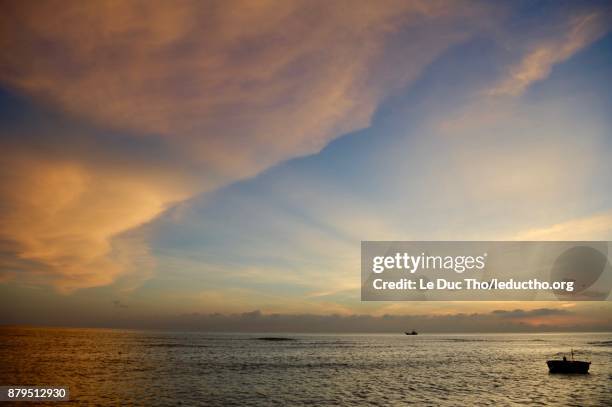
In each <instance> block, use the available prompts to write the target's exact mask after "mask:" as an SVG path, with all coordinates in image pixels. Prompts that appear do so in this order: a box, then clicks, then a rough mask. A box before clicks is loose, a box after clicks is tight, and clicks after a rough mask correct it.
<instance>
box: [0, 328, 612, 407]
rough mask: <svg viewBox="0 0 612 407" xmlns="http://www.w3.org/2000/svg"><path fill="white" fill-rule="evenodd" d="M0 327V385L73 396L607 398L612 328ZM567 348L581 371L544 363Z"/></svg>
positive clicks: (506, 401)
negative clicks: (60, 390)
mask: <svg viewBox="0 0 612 407" xmlns="http://www.w3.org/2000/svg"><path fill="white" fill-rule="evenodd" d="M0 336H1V342H0V385H55V386H60V385H67V386H69V387H70V395H71V399H72V402H73V403H79V404H90V405H96V404H99V405H108V404H113V405H117V404H119V403H121V404H138V405H168V406H171V405H177V404H179V403H182V404H183V405H292V406H300V405H308V406H310V405H338V404H341V405H349V406H350V405H404V404H415V403H416V404H426V405H448V406H455V405H495V406H507V405H508V406H510V405H522V404H529V405H545V406H547V405H551V406H553V405H554V406H558V405H568V406H590V405H592V406H604V405H608V406H609V405H612V334H544V335H543V334H537V335H535V334H528V335H526V334H517V335H419V336H413V337H411V336H405V335H282V336H287V337H291V338H295V340H293V341H283V342H269V341H261V340H257V339H255V338H257V337H260V336H262V335H253V334H248V335H247V334H244V335H236V334H202V333H161V332H137V331H119V330H96V329H47V328H45V329H40V328H0ZM275 336H279V335H275ZM570 348H574V349H575V350H576V357H577V358H581V359H587V360H591V361H592V362H593V364H592V365H591V373H590V374H589V375H586V376H571V375H550V374H548V369H547V367H546V363H545V361H546V359H547V358H550V357H553V356H559V355H561V353H562V352H565V351H568V350H569V349H570ZM26 404H27V405H31V404H29V403H21V405H26Z"/></svg>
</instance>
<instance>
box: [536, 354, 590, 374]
mask: <svg viewBox="0 0 612 407" xmlns="http://www.w3.org/2000/svg"><path fill="white" fill-rule="evenodd" d="M571 354H572V359H571V360H567V358H566V357H565V356H563V359H562V360H548V361H546V364H547V365H548V371H549V372H550V373H579V374H587V373H589V367H590V366H591V362H584V361H582V360H574V350H573V349H572V352H571Z"/></svg>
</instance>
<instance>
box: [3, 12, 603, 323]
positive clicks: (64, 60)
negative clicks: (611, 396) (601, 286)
mask: <svg viewBox="0 0 612 407" xmlns="http://www.w3.org/2000/svg"><path fill="white" fill-rule="evenodd" d="M0 48H1V52H0V148H1V150H0V151H1V155H2V158H1V160H0V323H2V324H52V325H79V326H118V327H136V328H138V327H171V328H205V329H217V330H224V329H228V330H235V329H237V328H236V327H243V328H245V329H247V330H251V329H252V330H257V329H260V330H265V329H278V330H309V329H312V330H319V329H327V328H322V327H330V329H331V328H333V327H336V328H337V329H343V330H348V331H355V330H359V329H360V328H361V329H363V330H368V326H371V327H375V328H372V329H374V330H386V329H388V330H392V329H394V327H395V326H396V325H393V324H394V323H397V324H404V323H405V322H406V321H410V322H411V323H414V324H417V325H418V324H420V326H425V327H426V328H427V329H428V330H430V331H436V330H437V331H449V330H450V331H453V330H456V331H479V330H485V331H498V330H503V329H508V330H525V329H528V330H529V329H534V330H551V329H552V330H554V329H562V330H612V316H611V315H612V302H609V301H608V302H577V303H568V302H555V303H553V302H551V303H542V302H521V303H518V302H515V303H507V302H506V303H504V302H499V303H489V302H461V303H460V302H455V303H445V302H361V301H360V290H359V288H360V254H359V250H360V241H361V240H612V115H611V114H610V112H612V80H611V78H610V73H611V72H612V6H611V4H610V3H609V2H606V1H601V2H587V1H584V2H576V1H567V2H564V1H512V2H511V1H494V2H488V1H482V2H481V1H465V2H464V1H425V0H423V1H380V2H374V1H371V2H370V1H360V2H354V1H332V2H330V1H295V0H291V1H229V2H228V1H219V2H216V1H197V2H185V1H174V2H168V1H163V2H154V1H143V2H140V1H129V2H123V1H121V2H119V1H118V2H114V1H109V2H102V1H96V2H81V1H42V2H27V4H26V2H18V1H13V2H10V1H9V2H2V3H1V5H0ZM209 314H213V315H209ZM270 314H282V315H277V316H270ZM384 315H393V316H387V317H384ZM215 318H216V319H215ZM275 318H276V319H275ZM385 318H386V319H385ZM397 318H400V322H397ZM401 318H406V319H405V320H401ZM215 321H216V322H215ZM245 321H251V322H249V324H247V323H246V322H245ZM253 321H254V322H253ZM394 321H395V322H394Z"/></svg>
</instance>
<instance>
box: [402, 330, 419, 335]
mask: <svg viewBox="0 0 612 407" xmlns="http://www.w3.org/2000/svg"><path fill="white" fill-rule="evenodd" d="M404 333H405V334H406V335H418V334H419V333H418V332H417V331H411V332H404Z"/></svg>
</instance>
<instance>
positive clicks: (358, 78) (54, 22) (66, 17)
mask: <svg viewBox="0 0 612 407" xmlns="http://www.w3.org/2000/svg"><path fill="white" fill-rule="evenodd" d="M2 7H3V10H2V13H0V47H1V49H2V52H1V53H0V83H2V85H3V86H5V87H9V88H10V89H12V90H14V91H16V92H18V93H20V94H22V95H26V96H27V97H29V98H32V99H34V100H35V101H37V102H39V103H42V104H43V105H45V106H46V108H48V109H51V110H55V111H59V112H61V113H62V114H64V115H67V116H69V117H74V118H76V119H77V120H79V121H86V122H89V123H93V124H94V125H96V126H98V127H99V128H103V129H108V130H109V132H121V133H127V134H128V136H129V137H130V138H131V141H130V142H131V143H134V144H139V143H143V142H144V140H148V139H152V138H160V137H161V138H162V139H165V140H168V143H171V144H172V148H173V154H175V156H176V157H178V159H179V160H180V163H177V165H178V166H181V167H189V168H190V170H189V171H183V170H176V171H174V170H169V171H166V172H164V170H161V171H158V170H157V169H156V164H155V163H154V162H151V163H149V167H146V165H142V166H140V167H137V166H130V165H128V166H123V165H117V163H116V160H115V159H114V158H108V157H107V158H105V159H99V158H98V157H92V154H93V155H95V154H98V153H97V152H96V153H91V151H85V152H84V151H78V149H75V150H74V151H72V152H71V154H63V155H62V154H57V153H52V154H49V155H48V156H42V157H41V155H40V154H38V155H37V154H34V153H33V150H34V149H32V148H31V146H28V145H25V146H23V145H21V146H20V147H19V148H15V146H14V145H7V146H4V150H5V151H6V152H8V154H7V155H12V153H13V152H14V151H17V150H18V151H19V154H17V155H16V156H15V157H14V158H11V159H7V160H6V161H4V162H3V164H2V167H1V168H0V171H2V172H3V179H7V180H9V182H7V183H6V184H4V185H3V186H2V190H1V191H0V200H1V202H2V205H3V208H5V209H3V210H2V212H1V213H0V225H1V230H2V232H1V233H2V236H1V239H2V241H3V242H4V243H3V244H4V245H6V246H7V250H5V251H6V252H9V253H11V258H10V259H7V258H5V259H4V260H3V267H2V269H3V273H4V274H5V275H8V273H12V272H14V271H15V270H27V271H29V273H27V276H28V278H34V280H35V281H37V282H46V281H52V282H53V283H54V284H56V285H57V286H59V287H61V288H63V289H74V288H80V287H91V286H97V285H105V284H109V283H111V282H112V281H115V280H116V279H117V278H118V277H119V276H122V275H124V274H125V273H126V270H127V269H128V268H129V267H130V266H129V265H128V263H130V261H131V260H129V258H130V255H129V253H133V256H132V257H136V258H142V257H147V248H146V245H145V244H144V243H143V242H140V243H138V239H134V238H131V239H127V240H126V239H123V238H122V237H123V236H124V235H125V234H126V232H128V231H130V230H132V229H134V228H136V227H138V226H140V225H143V224H145V223H146V222H148V221H150V220H152V219H153V218H155V217H156V216H158V215H159V214H160V213H161V212H162V211H163V210H164V209H165V208H166V207H167V206H168V205H169V204H171V203H172V202H175V201H177V200H182V199H186V198H188V197H190V196H193V195H194V194H196V193H201V192H205V191H208V190H210V189H212V188H215V187H218V186H220V185H224V184H227V183H229V182H232V181H236V180H238V179H241V178H244V177H248V176H253V175H255V174H257V173H258V172H260V171H262V170H263V169H266V168H268V167H269V166H271V165H273V164H275V163H277V162H279V161H281V160H285V159H288V158H291V157H294V156H296V155H301V154H307V153H311V152H314V151H317V150H319V149H320V148H322V147H323V146H324V145H325V144H326V143H327V142H329V140H331V139H333V138H334V137H337V136H338V135H341V134H343V133H346V132H349V131H351V130H355V129H358V128H361V127H364V126H366V125H368V122H369V120H370V117H371V115H372V113H373V111H374V110H375V109H376V106H377V103H378V102H379V101H380V100H381V99H382V98H383V97H384V96H385V95H387V94H388V93H389V92H390V91H391V90H392V89H396V88H399V87H402V86H405V85H406V84H407V83H410V81H412V80H414V79H415V78H416V77H417V76H418V75H419V73H420V72H421V71H422V69H423V68H424V67H425V66H427V64H428V63H429V62H430V61H431V60H433V59H434V58H435V57H436V56H437V55H438V54H439V53H440V52H442V51H443V50H444V49H446V48H447V47H448V46H449V45H450V44H452V43H454V42H457V41H460V40H461V39H464V38H466V36H467V35H469V33H468V32H466V29H465V28H464V27H465V25H464V22H465V19H472V20H473V22H474V24H473V28H470V30H472V29H475V28H474V27H477V26H478V25H479V24H490V21H489V20H488V19H483V18H481V16H482V14H483V13H485V11H483V10H482V8H481V7H476V6H473V5H472V6H470V5H469V3H466V4H464V3H461V2H446V1H433V2H431V1H412V2H404V1H391V2H384V3H373V2H363V3H360V4H359V7H356V6H355V4H354V2H350V1H348V2H343V1H336V2H322V1H321V2H312V1H291V2H277V1H273V2H272V1H257V2H254V1H234V2H224V1H222V2H191V1H178V2H163V1H160V2H154V1H130V2H115V1H104V2H102V1H101V2H81V1H41V2H37V3H36V4H33V3H22V2H14V3H4V4H3V6H2ZM454 21H460V22H461V23H462V25H461V27H463V28H456V27H454V26H453V22H454ZM481 22H482V23H481ZM432 25H436V26H438V25H439V29H431V27H432ZM407 28H409V29H411V30H414V32H420V31H421V30H423V29H424V28H427V30H423V32H424V34H423V35H420V36H417V37H414V38H411V39H410V40H409V41H402V43H401V47H399V48H398V49H389V46H388V42H387V39H388V38H389V37H392V36H393V35H394V34H395V33H396V32H397V31H398V30H400V29H407ZM388 53H390V54H392V55H393V61H394V63H393V64H391V65H390V64H388V63H386V62H385V63H383V61H384V60H385V58H386V56H387V54H388ZM35 131H38V130H35ZM62 131H63V129H60V130H57V129H56V130H53V129H51V130H49V129H45V134H44V135H43V136H42V137H43V138H45V139H47V141H49V140H51V141H50V143H51V144H54V145H56V146H60V145H62V144H65V143H71V142H72V141H73V140H72V139H71V141H68V142H67V141H66V140H67V139H66V136H65V135H64V134H63V133H62ZM80 137H82V138H83V139H87V138H88V137H90V136H89V135H88V134H86V133H85V132H81V133H80ZM13 139H14V140H16V141H14V144H15V145H20V143H22V142H21V141H20V140H19V135H14V136H13ZM94 144H96V149H99V150H102V151H104V150H105V149H107V148H109V147H108V145H107V144H106V143H105V142H104V140H97V141H95V143H94ZM120 154H121V160H127V161H129V160H130V159H131V158H130V153H129V152H120ZM110 155H112V154H110ZM176 157H175V158H176ZM94 158H95V159H94ZM113 160H115V161H113ZM94 161H95V162H94ZM151 161H154V160H151ZM186 172H189V174H186ZM13 174H17V176H13ZM119 245H122V246H121V247H119ZM5 257H6V256H5ZM22 274H23V273H21V274H20V275H22ZM11 275H13V274H11ZM20 278H26V277H25V276H22V277H20Z"/></svg>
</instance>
